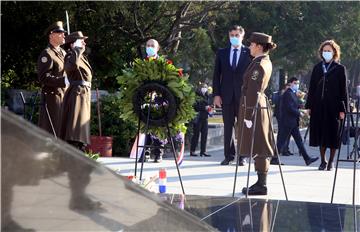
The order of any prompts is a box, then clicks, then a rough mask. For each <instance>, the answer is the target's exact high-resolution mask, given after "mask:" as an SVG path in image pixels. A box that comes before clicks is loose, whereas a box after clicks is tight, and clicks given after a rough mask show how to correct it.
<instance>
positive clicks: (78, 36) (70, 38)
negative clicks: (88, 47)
mask: <svg viewBox="0 0 360 232" xmlns="http://www.w3.org/2000/svg"><path fill="white" fill-rule="evenodd" d="M87 38H88V37H87V36H84V35H83V33H82V32H81V31H75V32H73V33H70V34H69V35H67V36H66V37H65V44H67V43H73V42H75V41H76V40H77V39H87Z"/></svg>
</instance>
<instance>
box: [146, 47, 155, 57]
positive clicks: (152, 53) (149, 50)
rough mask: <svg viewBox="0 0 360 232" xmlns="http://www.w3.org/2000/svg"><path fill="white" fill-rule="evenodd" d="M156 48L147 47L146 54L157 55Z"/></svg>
mask: <svg viewBox="0 0 360 232" xmlns="http://www.w3.org/2000/svg"><path fill="white" fill-rule="evenodd" d="M156 53H157V52H156V50H155V48H153V47H146V54H147V56H155V55H156Z"/></svg>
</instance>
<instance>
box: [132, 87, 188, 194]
mask: <svg viewBox="0 0 360 232" xmlns="http://www.w3.org/2000/svg"><path fill="white" fill-rule="evenodd" d="M133 106H134V111H135V113H136V114H137V116H138V118H139V120H138V126H137V135H139V133H140V129H141V122H143V123H144V124H145V128H144V131H143V133H144V134H145V135H146V134H147V133H148V130H149V126H158V127H161V128H163V129H164V130H165V132H166V135H167V138H168V141H169V143H170V145H171V150H172V153H173V157H174V161H175V165H176V169H177V173H178V177H179V181H180V185H181V189H182V193H183V194H184V195H185V191H184V186H183V183H182V179H181V174H180V170H179V164H178V162H177V158H176V150H175V146H174V141H173V138H172V136H171V131H170V127H169V124H170V121H171V120H172V119H173V118H174V117H175V116H176V109H177V102H176V98H175V96H174V95H173V93H172V92H171V91H170V90H169V89H168V88H167V87H166V86H164V85H163V84H161V83H157V82H148V83H145V84H143V85H142V86H140V87H139V88H138V89H137V90H136V91H135V94H134V96H133ZM154 109H156V112H154V111H152V110H154ZM159 112H160V113H161V114H160V116H159V115H158V114H159ZM154 113H156V114H157V116H156V115H154ZM146 140H147V136H145V143H144V146H139V138H138V139H137V141H136V158H135V171H134V173H135V174H134V176H136V174H137V163H138V156H139V154H138V152H139V151H138V149H139V147H142V148H144V150H145V149H146V148H161V147H160V146H154V145H146V142H147V141H146ZM143 156H145V153H144V154H143ZM144 160H145V157H142V159H141V168H140V180H141V179H142V173H143V168H144Z"/></svg>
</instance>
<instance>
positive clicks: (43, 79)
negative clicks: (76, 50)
mask: <svg viewBox="0 0 360 232" xmlns="http://www.w3.org/2000/svg"><path fill="white" fill-rule="evenodd" d="M65 54H66V52H65V51H64V50H63V49H62V48H60V50H59V51H57V50H56V49H55V48H54V47H53V46H52V45H50V44H49V45H48V47H47V48H45V49H44V50H43V51H42V52H41V54H40V56H39V58H38V61H37V72H38V78H39V82H40V84H41V87H42V94H41V98H42V99H41V102H42V103H45V104H46V105H47V108H48V110H49V114H50V117H51V120H52V123H53V125H54V129H55V132H56V134H57V135H59V132H60V128H61V116H62V111H61V110H62V103H63V98H64V93H65V78H64V57H65ZM39 126H40V127H41V128H43V129H44V130H46V131H48V132H49V133H51V134H53V131H52V129H51V125H50V122H49V119H48V117H47V114H46V111H45V107H44V106H41V107H40V116H39Z"/></svg>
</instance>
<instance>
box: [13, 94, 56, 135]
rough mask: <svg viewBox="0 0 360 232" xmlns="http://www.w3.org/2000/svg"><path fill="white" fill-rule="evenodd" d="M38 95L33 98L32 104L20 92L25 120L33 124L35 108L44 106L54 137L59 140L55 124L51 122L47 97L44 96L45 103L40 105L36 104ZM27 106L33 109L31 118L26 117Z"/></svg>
mask: <svg viewBox="0 0 360 232" xmlns="http://www.w3.org/2000/svg"><path fill="white" fill-rule="evenodd" d="M38 95H39V93H38V92H36V94H35V96H32V97H31V100H30V102H26V100H25V97H24V94H23V93H22V92H20V97H21V100H22V102H23V112H24V118H25V119H27V120H29V121H30V122H32V120H33V115H34V111H35V106H43V107H44V108H45V112H46V116H47V118H48V120H49V123H50V126H51V130H52V132H53V135H54V137H55V138H56V139H57V136H56V132H55V128H54V124H53V122H52V120H51V116H50V113H49V109H48V107H47V103H46V100H45V95H44V102H43V103H41V102H40V103H36V100H37V98H38ZM26 106H30V107H31V114H30V116H29V118H27V116H26V114H27V113H26Z"/></svg>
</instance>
